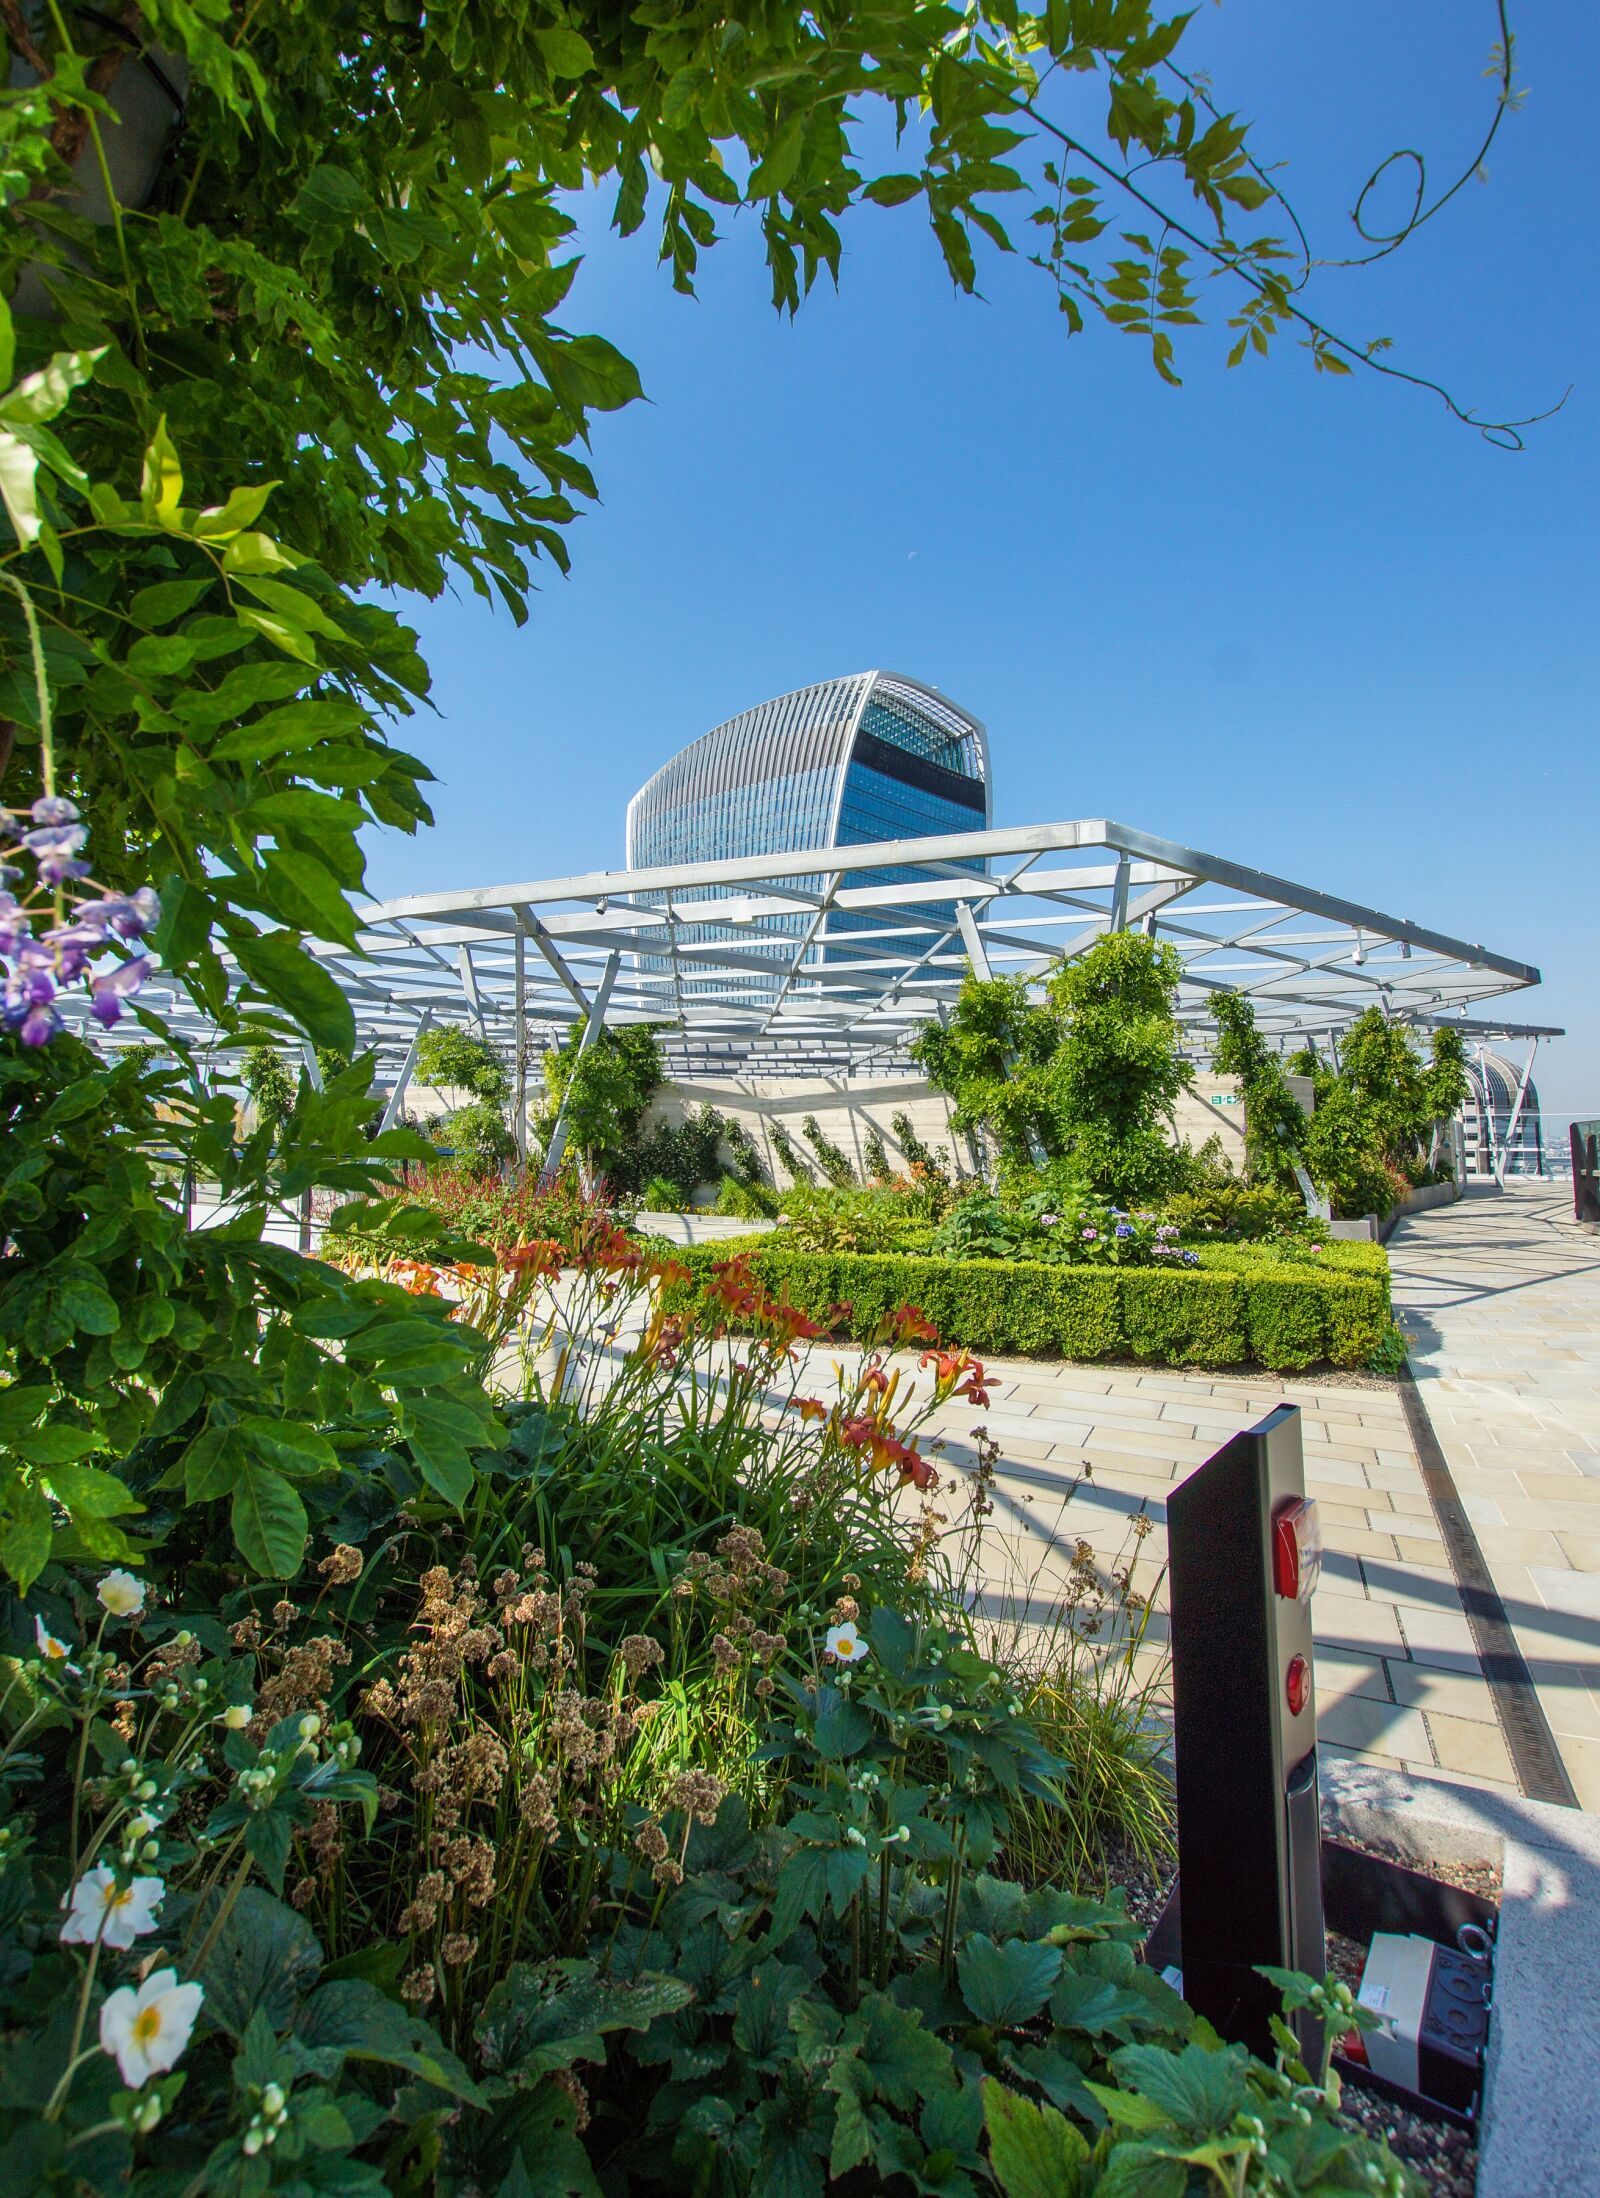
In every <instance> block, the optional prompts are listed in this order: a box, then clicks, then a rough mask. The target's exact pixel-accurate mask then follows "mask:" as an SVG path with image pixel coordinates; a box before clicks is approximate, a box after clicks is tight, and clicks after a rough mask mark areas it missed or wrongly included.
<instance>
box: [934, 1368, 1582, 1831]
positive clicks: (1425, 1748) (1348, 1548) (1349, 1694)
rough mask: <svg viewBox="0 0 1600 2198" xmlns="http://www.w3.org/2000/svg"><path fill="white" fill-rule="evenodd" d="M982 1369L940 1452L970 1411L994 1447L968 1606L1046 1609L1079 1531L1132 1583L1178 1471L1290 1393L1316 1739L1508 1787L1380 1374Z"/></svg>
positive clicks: (1468, 1640)
mask: <svg viewBox="0 0 1600 2198" xmlns="http://www.w3.org/2000/svg"><path fill="white" fill-rule="evenodd" d="M989 1370H990V1375H991V1381H990V1395H991V1404H990V1407H989V1408H988V1409H987V1410H986V1411H979V1410H977V1409H976V1408H974V1407H973V1406H971V1405H967V1406H964V1407H962V1408H960V1410H959V1411H957V1412H953V1413H951V1412H947V1413H946V1415H945V1418H944V1424H945V1426H946V1427H947V1428H948V1429H949V1433H950V1437H951V1439H950V1441H949V1443H948V1447H947V1449H946V1452H945V1456H946V1457H947V1459H948V1460H949V1461H950V1462H951V1463H952V1464H954V1465H956V1466H958V1467H964V1468H970V1466H971V1464H972V1462H973V1458H974V1450H973V1446H972V1444H971V1443H970V1440H967V1439H963V1438H966V1437H967V1435H968V1430H969V1429H970V1427H971V1425H972V1423H973V1422H974V1421H979V1420H981V1421H982V1422H983V1423H984V1424H985V1425H986V1426H987V1428H988V1430H989V1433H990V1435H991V1436H992V1437H993V1438H994V1439H995V1440H996V1441H997V1442H998V1443H999V1445H1000V1457H999V1460H998V1462H997V1465H996V1484H995V1491H994V1493H995V1501H996V1510H995V1513H994V1516H993V1518H992V1519H991V1520H990V1521H989V1522H988V1523H987V1525H986V1527H985V1533H984V1543H983V1558H982V1574H983V1582H982V1585H983V1593H982V1596H981V1607H982V1608H983V1609H984V1610H985V1611H986V1613H987V1614H988V1615H989V1616H990V1618H991V1619H992V1620H993V1621H995V1623H996V1624H997V1626H998V1627H999V1628H1000V1630H1001V1631H1002V1633H1004V1631H1006V1630H1007V1629H1008V1628H1009V1627H1011V1626H1017V1625H1020V1626H1023V1627H1030V1626H1031V1627H1033V1628H1037V1627H1040V1626H1047V1625H1048V1624H1049V1622H1050V1616H1051V1612H1052V1609H1053V1607H1054V1606H1056V1605H1057V1604H1058V1602H1059V1599H1060V1598H1061V1597H1062V1596H1063V1594H1070V1593H1071V1592H1072V1588H1073V1577H1072V1562H1073V1557H1074V1554H1075V1550H1076V1545H1077V1544H1078V1542H1079V1541H1080V1539H1081V1540H1082V1541H1084V1542H1087V1543H1088V1544H1089V1545H1090V1548H1091V1550H1092V1551H1093V1557H1094V1569H1095V1573H1096V1575H1097V1576H1098V1577H1099V1578H1100V1579H1101V1580H1102V1581H1103V1580H1104V1579H1105V1578H1106V1577H1107V1576H1108V1575H1109V1574H1111V1573H1113V1572H1114V1571H1116V1570H1117V1569H1118V1568H1119V1567H1121V1566H1122V1565H1123V1564H1125V1563H1126V1562H1127V1560H1128V1559H1129V1557H1130V1556H1131V1555H1133V1553H1134V1551H1135V1549H1137V1564H1136V1569H1135V1572H1134V1576H1133V1584H1134V1586H1135V1588H1136V1589H1142V1590H1143V1591H1144V1592H1146V1593H1148V1592H1149V1590H1150V1589H1151V1588H1152V1587H1153V1586H1157V1584H1158V1574H1159V1572H1160V1569H1161V1567H1162V1566H1163V1565H1164V1562H1165V1559H1166V1496H1167V1493H1168V1491H1169V1490H1170V1489H1171V1488H1172V1486H1173V1485H1174V1483H1176V1482H1178V1481H1181V1480H1183V1479H1185V1478H1186V1477H1187V1476H1188V1474H1189V1473H1191V1472H1193V1471H1194V1469H1195V1468H1196V1467H1197V1466H1199V1465H1201V1464H1203V1463H1204V1461H1205V1459H1206V1458H1208V1457H1209V1456H1210V1455H1211V1453H1212V1451H1213V1450H1215V1449H1216V1448H1218V1447H1219V1446H1220V1445H1221V1444H1222V1443H1223V1442H1225V1441H1226V1440H1227V1439H1228V1437H1229V1436H1230V1435H1233V1434H1235V1433H1237V1432H1238V1430H1239V1429H1240V1428H1242V1427H1248V1426H1250V1425H1252V1424H1253V1423H1254V1422H1255V1421H1257V1420H1259V1419H1260V1418H1261V1417H1262V1416H1263V1415H1264V1414H1265V1413H1266V1412H1268V1411H1270V1410H1271V1408H1272V1407H1273V1406H1274V1405H1276V1404H1280V1403H1290V1404H1297V1405H1299V1406H1300V1408H1301V1411H1302V1414H1303V1418H1302V1422H1301V1426H1302V1434H1303V1438H1304V1445H1305V1462H1306V1487H1307V1492H1308V1493H1309V1494H1311V1495H1313V1496H1315V1497H1316V1498H1317V1499H1318V1504H1319V1508H1320V1511H1321V1515H1322V1524H1323V1533H1324V1538H1325V1542H1326V1545H1327V1556H1326V1558H1325V1561H1324V1567H1323V1575H1322V1585H1321V1586H1320V1588H1319V1589H1318V1591H1317V1595H1316V1599H1315V1601H1314V1603H1313V1605H1312V1614H1313V1622H1314V1627H1315V1634H1316V1641H1317V1651H1316V1680H1317V1707H1318V1728H1319V1732H1320V1735H1321V1738H1322V1742H1323V1745H1324V1748H1325V1749H1326V1750H1328V1751H1330V1752H1332V1753H1334V1754H1338V1755H1350V1756H1356V1757H1359V1758H1360V1759H1362V1760H1364V1761H1368V1762H1375V1763H1380V1764H1385V1765H1388V1766H1390V1767H1403V1768H1405V1769H1407V1770H1409V1771H1412V1772H1415V1773H1419V1774H1421V1775H1423V1776H1427V1777H1432V1778H1441V1777H1442V1778H1450V1779H1460V1780H1464V1781H1465V1782H1467V1783H1469V1784H1472V1785H1496V1786H1504V1787H1507V1788H1509V1789H1510V1790H1512V1791H1513V1792H1514V1791H1516V1780H1515V1774H1514V1772H1513V1770H1512V1766H1511V1760H1510V1757H1509V1755H1508V1754H1507V1752H1506V1746H1505V1742H1504V1740H1503V1739H1502V1737H1501V1733H1500V1727H1499V1724H1498V1722H1497V1720H1496V1718H1495V1713H1494V1706H1493V1703H1492V1701H1491V1699H1490V1695H1489V1689H1488V1687H1487V1685H1486V1684H1485V1682H1484V1679H1483V1676H1482V1673H1481V1671H1480V1668H1479V1664H1478V1658H1477V1655H1476V1653H1475V1651H1474V1648H1473V1643H1472V1636H1471V1634H1470V1632H1469V1630H1468V1627H1467V1621H1466V1618H1465V1615H1464V1614H1463V1611H1462V1608H1461V1602H1460V1598H1459V1596H1458V1595H1457V1593H1456V1589H1455V1584H1454V1580H1453V1578H1452V1575H1451V1573H1450V1570H1449V1566H1448V1562H1447V1559H1446V1556H1445V1551H1444V1547H1443V1543H1442V1541H1441V1539H1440V1536H1439V1531H1438V1528H1437V1527H1436V1526H1435V1524H1434V1520H1433V1514H1432V1506H1431V1505H1430V1503H1429V1500H1428V1497H1427V1494H1426V1491H1425V1490H1424V1487H1423V1483H1422V1476H1421V1473H1420V1471H1419V1469H1418V1465H1417V1460H1416V1456H1415V1453H1414V1452H1413V1450H1412V1446H1411V1440H1410V1437H1409V1435H1408V1433H1407V1430H1406V1424H1405V1418H1404V1414H1403V1412H1402V1409H1401V1405H1400V1398H1399V1392H1398V1390H1397V1389H1396V1388H1395V1387H1394V1385H1393V1384H1380V1383H1371V1384H1361V1385H1357V1384H1355V1383H1351V1384H1349V1385H1345V1384H1339V1385H1330V1386H1325V1387H1324V1386H1319V1385H1318V1384H1317V1383H1316V1382H1315V1381H1314V1380H1313V1381H1294V1380H1289V1381H1283V1380H1280V1379H1277V1378H1274V1377H1272V1376H1268V1375H1243V1374H1241V1375H1212V1374H1198V1373H1194V1374H1191V1373H1184V1372H1181V1371H1175V1370H1172V1369H1161V1370H1159V1371H1151V1372H1140V1371H1138V1370H1137V1369H1133V1368H1127V1367H1108V1366H1064V1365H1058V1364H1048V1363H1042V1362H1037V1361H1016V1360H1013V1361H1007V1362H1001V1361H991V1362H990V1369H989ZM1086 1464H1087V1466H1088V1467H1089V1469H1090V1477H1089V1478H1087V1479H1086V1478H1084V1477H1083V1469H1084V1466H1085V1465H1086ZM1594 1486H1595V1491H1596V1493H1597V1494H1600V1482H1597V1483H1595V1484H1594ZM947 1508H948V1509H949V1510H950V1511H951V1513H952V1518H951V1525H952V1529H954V1528H955V1527H956V1526H957V1524H958V1521H957V1519H956V1517H955V1509H956V1507H955V1505H954V1504H948V1503H947ZM1140 1513H1143V1514H1144V1515H1145V1516H1146V1517H1147V1518H1149V1519H1150V1520H1151V1521H1152V1522H1153V1524H1152V1527H1151V1530H1150V1531H1149V1533H1148V1535H1147V1536H1146V1537H1145V1538H1144V1540H1143V1541H1142V1543H1139V1542H1136V1541H1135V1538H1134V1536H1133V1532H1132V1525H1133V1521H1134V1519H1135V1517H1136V1516H1138V1515H1139V1514H1140ZM1597 1524H1600V1514H1597ZM1082 1578H1083V1574H1082V1572H1081V1571H1080V1574H1079V1579H1080V1581H1081V1580H1082ZM1162 1605H1163V1598H1162V1596H1161V1594H1160V1593H1159V1592H1158V1594H1157V1605H1156V1616H1155V1617H1154V1619H1153V1621H1152V1624H1151V1628H1150V1633H1149V1636H1148V1639H1149V1641H1150V1643H1151V1647H1150V1648H1149V1650H1148V1651H1147V1652H1146V1661H1147V1662H1150V1663H1154V1662H1155V1661H1156V1660H1158V1659H1159V1657H1160V1655H1161V1647H1160V1644H1161V1643H1163V1642H1164V1640H1165V1636H1166V1627H1165V1620H1164V1615H1163V1608H1162Z"/></svg>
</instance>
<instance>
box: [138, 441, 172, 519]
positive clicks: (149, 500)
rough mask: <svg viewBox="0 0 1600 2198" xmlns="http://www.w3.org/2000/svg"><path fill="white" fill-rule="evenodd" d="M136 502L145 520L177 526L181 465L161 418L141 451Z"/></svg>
mask: <svg viewBox="0 0 1600 2198" xmlns="http://www.w3.org/2000/svg"><path fill="white" fill-rule="evenodd" d="M139 501H140V503H141V505H142V506H143V508H144V515H145V517H146V518H147V519H154V520H155V521H156V523H157V524H158V525H159V526H163V527H172V526H174V525H176V523H177V517H178V506H179V504H180V503H181V502H182V501H183V468H182V466H181V465H180V464H179V463H178V453H177V451H176V450H175V449H174V448H173V445H172V438H171V436H170V435H169V434H168V433H167V423H166V420H165V419H164V418H163V419H161V420H158V421H157V423H156V431H155V434H154V435H153V436H152V437H151V438H150V445H149V448H148V449H147V450H146V451H145V454H144V478H143V479H142V481H141V482H140V484H139Z"/></svg>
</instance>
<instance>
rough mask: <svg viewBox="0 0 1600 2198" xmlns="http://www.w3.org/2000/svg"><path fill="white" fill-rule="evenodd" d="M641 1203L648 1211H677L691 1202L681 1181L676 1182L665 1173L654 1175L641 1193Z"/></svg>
mask: <svg viewBox="0 0 1600 2198" xmlns="http://www.w3.org/2000/svg"><path fill="white" fill-rule="evenodd" d="M639 1203H640V1205H641V1206H643V1208H644V1209H645V1211H646V1213H677V1212H679V1211H680V1210H681V1209H682V1208H683V1207H685V1206H687V1205H688V1203H689V1194H688V1192H687V1191H686V1190H685V1189H684V1187H683V1185H682V1184H681V1183H674V1182H672V1181H671V1180H670V1178H668V1177H667V1176H664V1175H653V1176H651V1178H650V1180H649V1182H648V1183H647V1184H646V1185H645V1187H644V1189H643V1190H642V1191H641V1192H640V1193H639Z"/></svg>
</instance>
